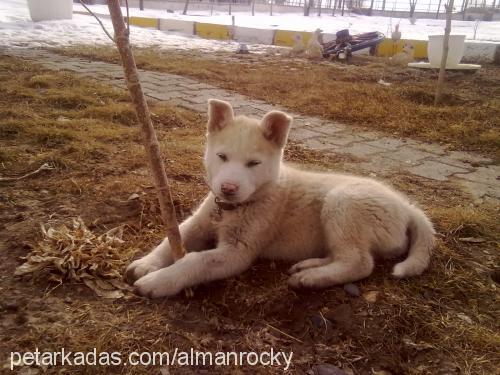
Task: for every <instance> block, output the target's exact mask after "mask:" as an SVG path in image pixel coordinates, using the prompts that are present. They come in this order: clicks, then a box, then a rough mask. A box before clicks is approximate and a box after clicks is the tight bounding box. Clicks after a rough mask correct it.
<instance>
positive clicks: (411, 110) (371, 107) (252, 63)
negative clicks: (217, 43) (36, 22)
mask: <svg viewBox="0 0 500 375" xmlns="http://www.w3.org/2000/svg"><path fill="white" fill-rule="evenodd" d="M58 52H60V53H64V54H67V55H70V56H83V57H88V58H93V59H98V60H104V61H109V62H115V63H116V62H118V55H117V53H116V52H115V51H114V50H113V49H109V48H95V47H89V46H78V47H73V48H68V49H64V50H60V51H58ZM135 56H136V60H137V64H138V66H139V67H141V68H143V69H150V70H158V71H164V72H169V73H175V74H180V75H185V76H191V77H194V78H197V79H199V80H201V81H203V82H208V83H212V84H214V85H217V86H220V87H223V88H227V89H231V90H234V91H237V92H240V93H242V94H245V95H248V96H250V97H252V98H258V99H262V100H265V101H266V102H269V103H275V104H280V105H284V106H286V107H288V108H291V109H293V110H295V111H296V112H299V113H304V114H308V115H315V116H321V117H325V118H328V119H331V120H335V121H340V122H344V123H347V124H353V125H361V126H363V127H365V128H368V129H377V130H381V131H385V132H387V133H390V134H394V135H399V136H404V137H412V138H417V139H421V140H427V141H436V142H441V143H443V144H447V145H450V146H451V147H452V148H455V149H464V150H474V151H479V152H481V153H484V154H489V155H492V156H494V157H496V158H498V157H499V156H500V155H499V151H498V150H499V149H500V147H499V146H500V127H499V121H498V119H499V118H500V99H499V98H500V78H499V77H500V74H499V73H500V68H499V67H495V66H485V67H483V68H482V69H481V71H479V72H478V73H476V74H469V73H466V74H464V73H461V72H460V73H451V72H450V73H449V74H448V89H447V91H448V93H447V94H446V97H445V101H444V105H442V106H439V107H435V106H434V105H433V98H434V90H435V83H436V80H437V74H436V73H434V72H431V71H421V70H417V69H405V68H400V67H392V66H388V65H387V64H386V61H385V60H384V59H381V58H362V57H358V58H356V59H355V63H354V64H351V65H345V64H339V63H337V64H334V63H317V62H308V61H304V60H301V59H288V58H284V57H281V56H280V57H264V56H252V55H244V56H238V55H230V54H224V53H221V52H219V53H217V55H216V56H206V55H201V54H193V53H185V52H184V53H183V52H174V51H168V52H160V51H157V50H154V49H137V50H136V52H135ZM222 59H223V60H224V63H223V64H221V62H220V61H221V60H222ZM381 78H382V79H384V80H385V81H388V82H391V83H393V84H392V86H390V87H385V86H382V85H380V84H377V81H378V80H379V79H381Z"/></svg>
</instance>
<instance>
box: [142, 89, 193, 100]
mask: <svg viewBox="0 0 500 375" xmlns="http://www.w3.org/2000/svg"><path fill="white" fill-rule="evenodd" d="M144 93H145V95H147V96H150V97H152V98H153V99H157V100H171V99H175V98H182V97H183V96H184V95H183V94H182V93H180V92H178V91H165V92H158V91H152V90H147V89H146V90H144Z"/></svg>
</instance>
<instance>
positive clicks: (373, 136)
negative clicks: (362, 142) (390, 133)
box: [354, 131, 382, 147]
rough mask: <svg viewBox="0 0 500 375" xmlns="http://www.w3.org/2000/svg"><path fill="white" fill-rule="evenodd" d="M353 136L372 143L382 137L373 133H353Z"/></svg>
mask: <svg viewBox="0 0 500 375" xmlns="http://www.w3.org/2000/svg"><path fill="white" fill-rule="evenodd" d="M354 134H356V135H358V136H360V137H361V138H363V139H366V140H369V141H373V140H375V139H379V138H381V137H382V136H381V135H380V134H379V133H375V132H365V131H355V132H354ZM375 147H376V146H375Z"/></svg>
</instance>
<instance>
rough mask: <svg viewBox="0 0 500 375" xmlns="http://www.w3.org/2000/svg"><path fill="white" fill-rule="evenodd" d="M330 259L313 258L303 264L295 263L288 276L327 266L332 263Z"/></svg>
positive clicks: (302, 262)
mask: <svg viewBox="0 0 500 375" xmlns="http://www.w3.org/2000/svg"><path fill="white" fill-rule="evenodd" d="M331 262H332V261H331V259H329V258H311V259H306V260H303V261H301V262H298V263H295V264H294V265H293V266H292V267H290V268H289V269H288V274H289V275H293V274H294V273H297V272H300V271H303V270H306V269H308V268H314V267H320V266H324V265H325V264H328V263H331Z"/></svg>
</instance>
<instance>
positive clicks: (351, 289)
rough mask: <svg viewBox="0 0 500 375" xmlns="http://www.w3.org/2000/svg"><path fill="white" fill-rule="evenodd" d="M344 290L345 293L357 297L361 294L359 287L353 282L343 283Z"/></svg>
mask: <svg viewBox="0 0 500 375" xmlns="http://www.w3.org/2000/svg"><path fill="white" fill-rule="evenodd" d="M344 290H345V292H346V293H347V294H349V295H350V296H353V297H359V296H360V295H361V292H360V291H359V288H358V287H357V286H356V285H354V284H350V283H349V284H345V285H344Z"/></svg>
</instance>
